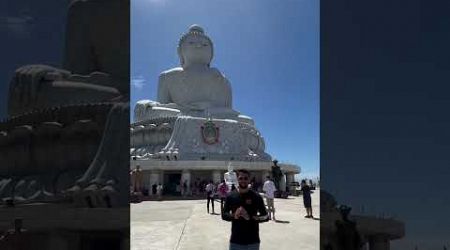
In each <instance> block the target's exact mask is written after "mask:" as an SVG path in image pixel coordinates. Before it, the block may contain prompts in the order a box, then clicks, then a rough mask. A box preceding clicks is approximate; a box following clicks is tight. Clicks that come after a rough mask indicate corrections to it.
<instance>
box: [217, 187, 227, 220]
mask: <svg viewBox="0 0 450 250" xmlns="http://www.w3.org/2000/svg"><path fill="white" fill-rule="evenodd" d="M218 190H219V198H220V213H221V214H222V212H223V203H224V202H225V198H227V194H228V185H227V184H226V183H225V180H222V183H220V184H219V187H218Z"/></svg>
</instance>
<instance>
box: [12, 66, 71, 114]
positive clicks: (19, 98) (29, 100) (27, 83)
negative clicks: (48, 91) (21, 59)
mask: <svg viewBox="0 0 450 250" xmlns="http://www.w3.org/2000/svg"><path fill="white" fill-rule="evenodd" d="M69 75H70V72H69V71H67V70H62V69H57V68H55V67H51V66H47V65H39V64H37V65H26V66H23V67H20V68H18V69H17V70H16V72H15V75H14V77H13V79H12V81H11V85H10V93H9V110H8V111H9V113H10V115H16V114H17V113H20V112H22V111H24V110H26V109H27V108H28V107H29V106H32V105H33V104H34V101H35V100H36V98H37V95H38V91H39V89H40V88H41V84H42V82H44V81H55V80H62V79H65V78H67V77H68V76H69Z"/></svg>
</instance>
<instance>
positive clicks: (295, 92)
mask: <svg viewBox="0 0 450 250" xmlns="http://www.w3.org/2000/svg"><path fill="white" fill-rule="evenodd" d="M191 24H199V25H200V26H202V27H203V28H204V29H205V32H206V34H207V35H208V36H209V37H210V38H211V39H212V41H213V43H214V59H213V62H212V66H213V67H216V68H218V69H219V70H220V71H222V73H224V74H225V76H226V77H227V78H228V79H229V81H230V82H231V86H232V91H233V108H234V109H235V110H238V111H240V112H241V113H243V114H245V115H248V116H251V117H252V118H253V119H254V120H255V124H256V127H257V128H258V129H259V130H260V132H261V133H262V135H263V136H264V137H265V140H266V151H267V152H268V153H270V154H271V155H272V156H273V157H274V158H276V159H278V160H280V161H281V162H286V163H294V164H297V165H300V166H301V167H302V173H303V174H302V176H306V177H311V176H318V175H319V101H320V100H319V1H317V0H296V1H291V0H286V1H283V4H280V3H279V2H277V1H274V0H250V1H241V0H227V1H218V0H214V1H211V0H194V1H189V2H188V3H187V2H186V1H181V0H180V1H175V0H172V1H171V0H134V1H131V72H132V87H131V102H132V106H133V107H134V105H135V103H136V102H137V101H138V100H141V99H151V100H155V99H156V90H157V79H158V75H159V73H160V72H162V71H163V70H166V69H169V68H173V67H176V66H178V65H179V60H178V56H177V53H176V46H177V43H178V39H179V38H180V36H181V35H182V33H184V32H186V31H187V29H188V27H189V26H190V25H191Z"/></svg>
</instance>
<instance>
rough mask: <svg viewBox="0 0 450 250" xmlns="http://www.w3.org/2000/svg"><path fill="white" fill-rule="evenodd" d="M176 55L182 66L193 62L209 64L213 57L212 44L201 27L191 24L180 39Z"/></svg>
mask: <svg viewBox="0 0 450 250" xmlns="http://www.w3.org/2000/svg"><path fill="white" fill-rule="evenodd" d="M178 55H179V57H180V62H181V66H182V67H183V68H185V67H187V66H189V65H193V64H199V65H207V66H209V64H210V63H211V60H212V57H213V45H212V42H211V40H210V39H209V38H208V37H207V36H206V35H205V34H204V32H203V29H202V28H201V27H199V26H197V25H192V26H191V27H190V28H189V31H188V33H186V34H185V35H183V37H182V38H181V39H180V42H179V45H178Z"/></svg>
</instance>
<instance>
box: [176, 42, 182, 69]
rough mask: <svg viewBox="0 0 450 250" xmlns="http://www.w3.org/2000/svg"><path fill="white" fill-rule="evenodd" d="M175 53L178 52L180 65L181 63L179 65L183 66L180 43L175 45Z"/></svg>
mask: <svg viewBox="0 0 450 250" xmlns="http://www.w3.org/2000/svg"><path fill="white" fill-rule="evenodd" d="M177 53H178V57H179V58H180V65H181V67H183V65H184V57H183V54H182V53H181V45H179V46H178V47H177Z"/></svg>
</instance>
